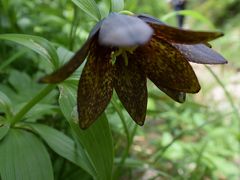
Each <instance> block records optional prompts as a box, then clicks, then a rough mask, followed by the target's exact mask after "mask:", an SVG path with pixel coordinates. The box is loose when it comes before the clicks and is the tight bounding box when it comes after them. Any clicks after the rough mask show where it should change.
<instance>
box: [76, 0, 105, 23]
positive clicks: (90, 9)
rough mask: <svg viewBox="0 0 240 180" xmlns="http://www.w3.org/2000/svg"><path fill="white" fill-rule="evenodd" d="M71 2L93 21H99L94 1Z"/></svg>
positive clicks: (78, 0)
mask: <svg viewBox="0 0 240 180" xmlns="http://www.w3.org/2000/svg"><path fill="white" fill-rule="evenodd" d="M72 2H73V3H74V4H75V5H77V6H78V7H79V8H80V9H81V10H83V11H84V12H85V13H87V14H88V15H89V16H90V17H92V18H93V19H94V20H95V21H99V20H100V19H101V14H100V11H99V8H98V6H97V4H96V2H95V1H94V0H72Z"/></svg>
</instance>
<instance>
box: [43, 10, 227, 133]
mask: <svg viewBox="0 0 240 180" xmlns="http://www.w3.org/2000/svg"><path fill="white" fill-rule="evenodd" d="M222 35H223V34H222V33H219V32H199V31H190V30H183V29H178V28H174V27H171V26H168V25H166V24H164V23H162V22H161V21H159V20H158V19H155V18H154V17H151V16H148V15H123V14H118V13H111V14H110V15H109V16H108V17H107V18H105V19H103V20H101V21H100V22H98V23H97V24H96V26H95V27H94V28H93V29H92V31H91V33H90V35H89V37H88V39H87V41H86V42H85V43H84V45H83V46H82V48H81V49H80V50H79V51H78V52H77V53H76V54H75V55H74V56H73V57H72V58H71V59H70V61H69V62H68V63H66V64H65V65H64V66H63V67H61V68H60V69H58V70H57V71H55V72H54V73H52V74H51V75H48V76H46V77H44V78H42V79H41V82H44V83H59V82H61V81H63V80H65V79H66V78H68V77H69V76H70V75H71V74H72V73H73V72H74V71H75V70H76V69H77V68H78V67H79V66H80V65H81V64H82V63H83V61H84V60H85V58H86V57H87V63H86V65H85V67H84V69H83V72H82V75H81V78H80V81H79V85H78V93H77V94H78V96H77V107H78V114H79V123H80V127H81V128H83V129H85V128H87V127H89V126H90V125H91V124H92V123H93V122H94V121H95V120H96V119H97V118H98V117H99V116H100V115H101V113H102V112H103V111H104V110H105V108H106V107H107V105H108V103H109V101H110V100H111V96H112V93H113V89H115V91H116V93H117V95H118V97H119V99H120V101H121V102H122V104H123V106H124V107H125V108H126V110H127V111H128V113H129V114H130V116H131V117H132V119H133V120H134V121H135V122H136V123H137V124H139V125H143V124H144V120H145V117H146V108H147V86H146V85H147V83H146V82H147V78H148V79H150V80H151V81H152V82H153V83H154V84H155V85H156V86H157V87H158V88H159V89H161V90H162V91H163V92H164V93H166V94H167V95H168V96H170V97H171V98H172V99H174V100H175V101H177V102H184V100H185V96H186V93H197V92H198V91H199V90H200V85H199V83H198V80H197V77H196V75H195V73H194V71H193V69H192V67H191V65H190V64H189V61H190V62H195V63H201V64H224V63H226V60H225V59H224V58H223V57H222V56H220V55H219V54H217V53H216V52H215V51H213V50H212V49H211V48H210V47H209V44H208V41H211V40H213V39H216V38H218V37H220V36H222Z"/></svg>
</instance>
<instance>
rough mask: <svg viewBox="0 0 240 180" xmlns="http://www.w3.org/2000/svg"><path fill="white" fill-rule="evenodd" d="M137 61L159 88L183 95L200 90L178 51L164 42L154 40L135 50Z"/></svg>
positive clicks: (188, 66) (186, 62)
mask: <svg viewBox="0 0 240 180" xmlns="http://www.w3.org/2000/svg"><path fill="white" fill-rule="evenodd" d="M135 53H137V55H138V58H137V61H138V63H139V64H140V65H141V68H142V69H143V70H145V72H146V74H147V77H148V78H149V79H150V80H151V81H153V83H154V84H155V85H156V86H158V87H159V88H162V87H164V88H168V89H172V90H176V91H180V92H185V93H196V92H198V91H199V90H200V85H199V83H198V80H197V77H196V75H195V73H194V71H193V69H192V67H191V66H190V64H189V63H188V61H187V58H186V57H184V56H183V55H182V54H181V53H180V52H179V51H178V49H176V48H175V47H174V46H172V45H171V44H169V43H167V42H165V41H164V40H160V39H154V38H152V39H151V41H150V42H149V43H148V44H147V45H144V46H141V47H139V48H137V49H136V51H135Z"/></svg>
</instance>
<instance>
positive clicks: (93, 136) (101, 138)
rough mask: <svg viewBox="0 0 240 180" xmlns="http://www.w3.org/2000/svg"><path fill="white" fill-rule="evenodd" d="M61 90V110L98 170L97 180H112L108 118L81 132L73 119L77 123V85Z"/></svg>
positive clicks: (111, 148)
mask: <svg viewBox="0 0 240 180" xmlns="http://www.w3.org/2000/svg"><path fill="white" fill-rule="evenodd" d="M60 89H61V94H60V98H59V103H60V108H61V110H62V112H63V114H64V116H65V117H66V119H67V120H68V121H69V123H70V125H71V127H72V129H73V131H74V133H75V134H76V138H77V140H78V141H79V142H80V144H82V145H83V147H84V148H85V150H86V152H87V154H88V156H89V158H90V160H91V162H92V163H93V166H94V167H95V169H96V172H97V176H96V177H95V179H98V180H105V179H111V178H112V169H113V143H112V135H111V132H110V128H109V124H108V120H107V117H106V116H105V114H103V115H102V116H101V117H100V118H99V119H98V120H97V121H96V122H95V123H94V124H93V125H92V126H91V127H90V128H88V129H87V130H81V129H80V128H79V126H78V124H77V123H76V122H74V121H73V119H75V121H76V92H77V86H76V84H73V83H72V84H70V83H69V84H68V85H65V84H64V83H63V84H62V85H61V87H60ZM74 117H75V118H74Z"/></svg>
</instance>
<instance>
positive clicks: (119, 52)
mask: <svg viewBox="0 0 240 180" xmlns="http://www.w3.org/2000/svg"><path fill="white" fill-rule="evenodd" d="M136 48H137V46H134V47H128V48H119V49H118V50H116V51H112V52H111V62H112V65H114V64H115V63H116V60H117V57H118V56H120V55H121V56H122V57H123V59H124V63H125V65H126V66H128V56H127V52H128V53H130V54H133V53H134V50H135V49H136Z"/></svg>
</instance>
